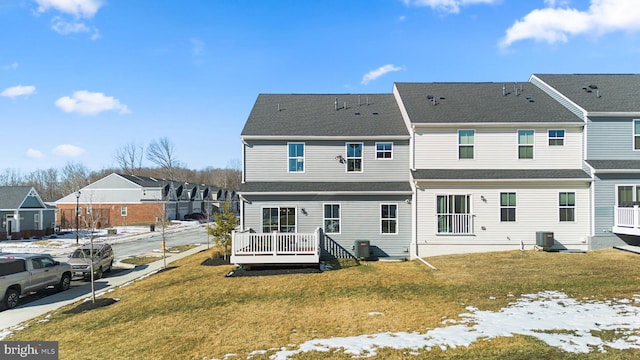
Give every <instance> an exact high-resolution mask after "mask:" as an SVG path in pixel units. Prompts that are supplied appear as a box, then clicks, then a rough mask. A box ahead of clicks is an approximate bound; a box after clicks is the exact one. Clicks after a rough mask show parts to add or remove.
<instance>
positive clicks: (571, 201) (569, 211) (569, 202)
mask: <svg viewBox="0 0 640 360" xmlns="http://www.w3.org/2000/svg"><path fill="white" fill-rule="evenodd" d="M558 207H559V209H560V221H575V220H576V193H574V192H561V193H560V199H559V201H558Z"/></svg>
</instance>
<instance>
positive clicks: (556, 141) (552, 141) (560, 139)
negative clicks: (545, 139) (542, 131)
mask: <svg viewBox="0 0 640 360" xmlns="http://www.w3.org/2000/svg"><path fill="white" fill-rule="evenodd" d="M548 134H549V146H563V145H564V130H549V131H548Z"/></svg>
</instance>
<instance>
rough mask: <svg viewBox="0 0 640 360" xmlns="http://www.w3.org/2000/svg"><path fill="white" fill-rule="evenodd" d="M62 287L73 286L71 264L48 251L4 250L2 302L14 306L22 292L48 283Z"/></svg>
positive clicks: (0, 256)
mask: <svg viewBox="0 0 640 360" xmlns="http://www.w3.org/2000/svg"><path fill="white" fill-rule="evenodd" d="M52 286H53V287H55V288H57V289H58V290H59V291H64V290H67V289H69V286H71V265H69V264H67V263H63V262H59V261H56V260H54V259H53V258H52V257H51V256H50V255H47V254H7V253H2V254H0V294H3V295H4V297H3V298H2V305H3V307H4V308H5V309H11V308H14V307H16V306H17V305H18V300H19V299H20V296H22V295H26V294H28V293H30V292H33V291H39V290H43V289H46V288H48V287H52Z"/></svg>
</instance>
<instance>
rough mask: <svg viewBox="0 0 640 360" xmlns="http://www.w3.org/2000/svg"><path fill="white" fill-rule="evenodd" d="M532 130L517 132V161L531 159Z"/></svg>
mask: <svg viewBox="0 0 640 360" xmlns="http://www.w3.org/2000/svg"><path fill="white" fill-rule="evenodd" d="M533 134H534V132H533V130H518V159H533Z"/></svg>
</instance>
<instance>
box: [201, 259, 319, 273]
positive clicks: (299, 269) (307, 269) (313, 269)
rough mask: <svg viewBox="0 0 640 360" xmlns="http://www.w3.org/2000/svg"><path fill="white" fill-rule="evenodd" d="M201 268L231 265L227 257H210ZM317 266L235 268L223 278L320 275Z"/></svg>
mask: <svg viewBox="0 0 640 360" xmlns="http://www.w3.org/2000/svg"><path fill="white" fill-rule="evenodd" d="M200 265H202V266H220V265H231V263H230V262H229V257H227V258H226V259H224V258H223V257H221V256H216V257H210V258H207V259H206V260H205V261H203V262H202V263H201V264H200ZM321 272H322V270H321V269H320V266H319V265H313V266H310V265H306V266H302V265H270V266H251V267H242V266H236V268H235V269H233V270H231V271H229V272H228V273H227V274H226V275H225V277H244V276H269V275H288V274H317V273H321Z"/></svg>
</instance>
